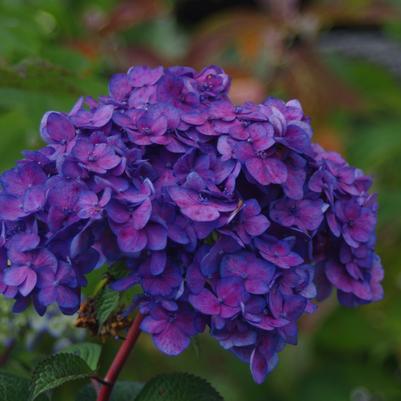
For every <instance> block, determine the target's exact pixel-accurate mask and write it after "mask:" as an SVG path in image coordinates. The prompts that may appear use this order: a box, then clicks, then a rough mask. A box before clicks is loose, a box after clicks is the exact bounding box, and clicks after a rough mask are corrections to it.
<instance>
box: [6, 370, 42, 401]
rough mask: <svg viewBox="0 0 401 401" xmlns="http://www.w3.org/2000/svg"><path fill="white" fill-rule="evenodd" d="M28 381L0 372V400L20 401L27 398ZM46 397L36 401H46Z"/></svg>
mask: <svg viewBox="0 0 401 401" xmlns="http://www.w3.org/2000/svg"><path fill="white" fill-rule="evenodd" d="M29 386H30V381H29V380H28V379H25V378H23V377H19V376H15V375H11V374H9V373H6V372H0V400H1V401H22V400H27V399H28V398H29ZM46 400H47V397H45V396H41V397H39V398H38V401H46Z"/></svg>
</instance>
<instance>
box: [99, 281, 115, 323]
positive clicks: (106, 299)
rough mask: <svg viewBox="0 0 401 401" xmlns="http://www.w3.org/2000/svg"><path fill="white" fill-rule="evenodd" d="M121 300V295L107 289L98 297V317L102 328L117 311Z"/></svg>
mask: <svg viewBox="0 0 401 401" xmlns="http://www.w3.org/2000/svg"><path fill="white" fill-rule="evenodd" d="M119 300H120V293H119V292H117V291H113V290H112V289H110V288H108V287H105V288H103V290H102V291H101V292H100V293H99V295H98V296H97V297H96V317H97V320H98V321H99V326H102V325H103V324H104V323H105V322H106V320H107V319H108V318H109V317H110V315H111V314H112V313H113V312H114V311H115V310H116V308H117V306H118V302H119Z"/></svg>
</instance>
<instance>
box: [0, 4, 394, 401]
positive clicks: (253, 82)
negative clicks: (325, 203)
mask: <svg viewBox="0 0 401 401" xmlns="http://www.w3.org/2000/svg"><path fill="white" fill-rule="evenodd" d="M210 63H215V64H219V65H221V66H222V67H224V68H225V69H226V70H227V71H228V72H229V73H230V74H231V75H232V76H233V85H232V90H231V94H232V97H233V99H234V100H235V101H236V102H238V103H239V102H242V101H245V100H254V101H260V100H262V99H263V98H264V97H265V96H267V95H278V96H281V97H284V98H292V97H296V98H299V99H300V100H301V102H302V103H303V105H304V108H305V110H306V112H307V113H308V114H309V115H311V117H312V121H313V124H314V128H315V138H316V141H318V142H320V143H321V144H322V145H324V146H325V147H327V148H329V149H332V150H337V151H340V152H343V153H345V154H346V156H347V157H348V159H349V161H350V162H351V163H352V164H354V165H356V166H358V167H361V168H363V169H364V170H366V171H367V172H369V173H370V174H372V175H373V176H374V177H375V186H376V190H377V191H378V193H379V199H380V206H381V207H380V216H379V228H378V243H379V245H378V246H379V253H380V255H381V256H382V258H383V264H384V267H385V271H386V277H385V283H384V285H385V294H386V295H385V299H384V301H382V302H380V303H379V304H377V305H369V306H365V307H362V308H360V309H359V310H346V309H344V308H341V307H339V306H337V303H336V300H335V298H334V297H333V298H332V299H330V300H328V302H326V303H325V304H322V305H321V306H320V307H319V309H318V311H317V312H316V313H315V314H314V315H313V316H311V317H308V318H307V319H304V320H303V321H302V327H301V333H302V334H301V337H300V344H299V345H298V346H297V347H291V346H289V347H287V349H286V350H285V351H284V352H283V354H282V355H281V360H280V364H279V367H278V368H277V369H276V370H275V371H274V372H273V373H272V374H271V376H270V377H269V378H268V380H267V381H266V383H265V384H263V385H261V386H257V385H255V384H254V383H253V382H252V379H251V376H250V374H249V372H248V367H247V366H245V365H242V364H241V363H240V362H239V361H238V360H237V359H236V358H234V357H233V356H232V355H230V354H228V353H227V352H225V351H223V350H222V349H220V348H219V347H218V346H217V344H216V343H214V342H213V340H211V339H209V338H208V337H207V336H202V337H200V338H199V340H198V341H197V342H196V343H195V344H194V346H193V347H191V348H190V349H189V350H187V351H186V352H185V353H184V354H183V355H182V356H180V357H177V358H168V357H165V356H163V355H160V354H159V353H158V352H157V351H156V350H155V349H154V347H153V345H152V344H151V340H150V339H149V338H148V337H146V336H143V337H142V338H141V340H140V343H139V346H138V348H137V349H136V350H135V352H134V354H133V357H132V358H131V360H130V363H129V365H127V366H126V368H125V370H124V372H123V375H122V377H123V378H125V379H130V380H139V381H145V380H147V379H149V378H150V377H152V376H153V375H155V374H156V373H159V372H166V371H173V370H185V371H189V372H192V373H196V374H199V375H201V376H203V377H205V378H207V379H208V380H209V381H210V382H211V383H212V384H213V385H214V386H215V387H216V388H217V389H218V390H219V391H220V392H221V393H222V394H223V395H224V396H225V399H226V400H227V401H248V400H252V401H266V400H269V401H322V400H325V401H346V400H351V401H392V400H394V401H396V400H401V369H400V368H401V252H400V246H401V2H399V1H384V0H315V1H314V0H309V1H296V0H255V1H246V0H157V1H156V0H85V1H84V0H0V168H1V169H2V170H4V169H5V168H8V167H11V166H12V165H13V163H14V162H15V160H16V159H17V158H19V157H20V152H21V150H23V149H25V148H34V147H37V146H40V138H39V134H38V126H39V122H40V119H41V116H42V115H43V113H44V112H45V111H47V110H62V111H68V110H69V109H70V108H71V107H72V105H73V103H74V101H75V99H76V98H77V97H78V96H80V95H92V96H98V95H100V94H104V93H105V92H106V91H107V79H108V77H109V76H110V75H111V74H112V73H113V72H120V71H124V70H126V69H127V68H128V67H129V66H131V65H134V64H149V65H158V64H162V65H171V64H184V65H191V66H194V67H196V68H201V67H203V66H205V65H207V64H210ZM0 302H4V301H3V300H2V301H0ZM18 340H19V339H18V338H17V346H16V347H15V348H14V349H13V350H12V353H13V354H12V358H11V359H10V360H11V362H8V363H7V365H5V366H3V367H2V368H3V369H10V370H13V369H16V370H24V364H25V365H26V364H27V363H28V362H29V361H30V360H32V359H40V358H41V356H43V353H46V352H48V350H49V349H50V347H51V342H52V341H54V340H51V339H50V338H48V339H47V340H46V341H45V342H44V344H41V345H40V346H39V347H37V348H35V351H34V352H22V350H23V348H24V345H23V344H22V343H21V341H18ZM117 346H118V344H117V343H116V342H114V341H109V342H108V343H107V344H106V351H105V353H104V356H103V360H102V369H106V367H107V364H108V363H109V362H110V361H111V358H112V357H113V354H114V352H115V350H116V347H117ZM16 360H17V361H19V364H17V363H16V362H15V361H16ZM21 366H22V367H21ZM25 374H28V372H27V371H26V369H25ZM76 388H77V387H76V386H70V387H66V388H64V389H62V390H60V391H59V393H58V394H57V395H56V396H55V398H54V399H55V400H57V401H70V400H73V399H74V392H75V391H76ZM21 401H22V400H21Z"/></svg>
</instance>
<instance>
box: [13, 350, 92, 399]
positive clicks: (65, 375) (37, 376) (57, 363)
mask: <svg viewBox="0 0 401 401" xmlns="http://www.w3.org/2000/svg"><path fill="white" fill-rule="evenodd" d="M93 373H94V372H93V370H92V369H90V367H89V366H88V364H87V363H86V362H85V361H84V360H83V359H82V358H81V357H79V356H77V355H74V354H68V353H67V354H55V355H52V356H51V357H50V358H47V359H45V360H44V361H42V362H40V363H39V364H38V365H37V366H36V368H35V370H34V371H33V374H32V385H31V395H30V398H29V400H30V401H33V400H36V399H37V397H38V396H39V395H40V394H42V393H44V392H45V391H48V390H51V389H53V388H56V387H59V386H61V385H62V384H64V383H66V382H69V381H72V380H77V379H84V378H86V377H90V376H91V375H93ZM21 401H22V399H21Z"/></svg>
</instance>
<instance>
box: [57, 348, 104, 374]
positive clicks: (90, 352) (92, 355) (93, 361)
mask: <svg viewBox="0 0 401 401" xmlns="http://www.w3.org/2000/svg"><path fill="white" fill-rule="evenodd" d="M62 352H63V353H68V354H74V355H78V356H79V357H81V358H82V359H83V360H84V361H85V362H86V363H87V364H88V366H89V367H90V368H91V369H92V370H96V369H97V365H98V363H99V358H100V354H101V352H102V347H101V346H100V345H99V344H94V343H79V344H73V345H70V346H69V347H67V348H65V349H63V351H62Z"/></svg>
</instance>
